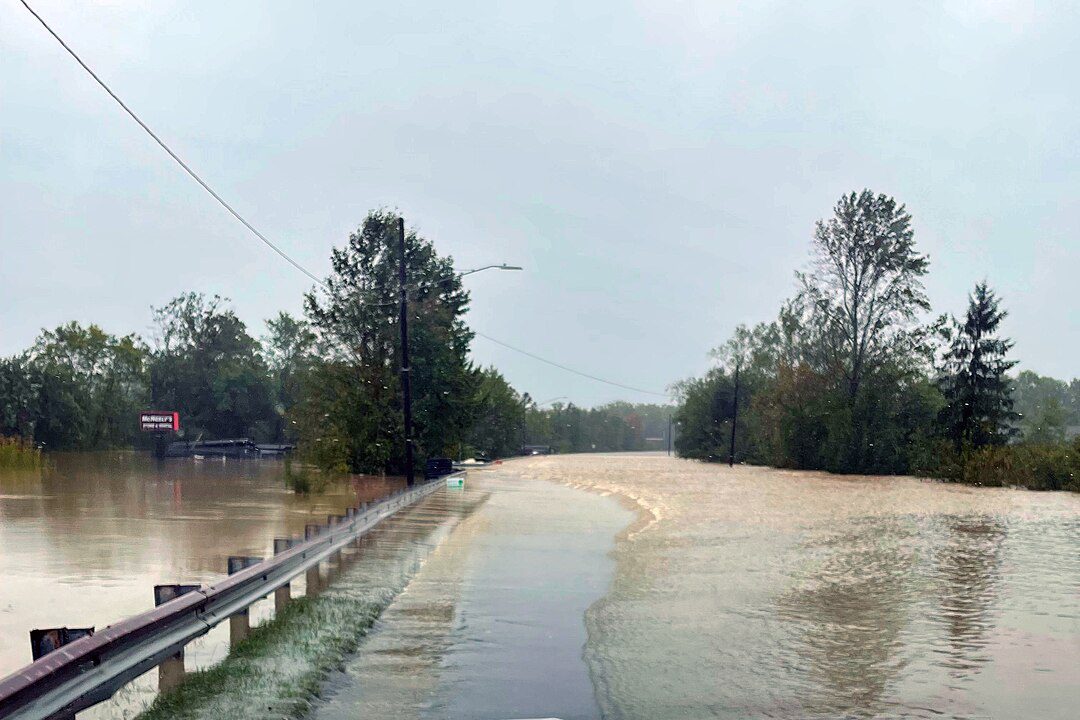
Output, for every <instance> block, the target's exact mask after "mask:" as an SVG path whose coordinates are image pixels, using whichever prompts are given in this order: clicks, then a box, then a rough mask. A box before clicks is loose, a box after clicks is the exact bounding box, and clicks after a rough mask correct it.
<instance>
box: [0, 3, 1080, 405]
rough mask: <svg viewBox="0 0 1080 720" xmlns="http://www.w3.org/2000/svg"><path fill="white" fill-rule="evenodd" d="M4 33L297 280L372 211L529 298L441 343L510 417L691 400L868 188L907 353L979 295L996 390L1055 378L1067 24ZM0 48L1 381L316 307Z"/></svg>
mask: <svg viewBox="0 0 1080 720" xmlns="http://www.w3.org/2000/svg"><path fill="white" fill-rule="evenodd" d="M29 3H31V4H32V7H33V8H34V10H36V11H37V12H38V13H39V14H40V15H41V16H42V17H43V18H47V19H48V22H49V24H50V25H51V26H52V27H53V28H54V29H55V31H56V33H57V35H59V36H61V37H63V38H64V39H65V40H66V41H67V42H69V43H70V44H71V46H72V47H73V48H77V49H78V52H79V54H80V55H81V56H82V57H83V58H85V60H86V61H87V64H89V65H91V66H92V67H93V68H94V70H95V72H97V73H99V74H100V75H101V76H102V77H104V78H108V82H109V84H110V86H111V87H112V88H114V89H115V91H116V92H117V94H119V95H122V96H123V97H124V100H125V102H126V103H129V104H130V106H131V107H136V108H138V113H139V118H141V119H142V120H143V121H144V122H145V124H146V125H147V126H148V127H155V128H158V129H160V130H163V131H164V130H166V129H167V131H166V134H167V136H168V144H169V147H170V148H171V149H173V150H174V151H175V153H176V155H177V156H178V157H183V158H185V160H187V161H190V162H192V163H193V164H194V165H195V166H197V167H198V175H199V177H200V178H202V179H203V180H204V181H205V183H206V185H207V186H209V187H213V189H214V191H216V192H217V193H218V194H219V196H220V197H222V198H228V204H229V205H230V206H231V207H232V208H233V209H234V212H235V213H236V214H237V215H239V216H241V217H242V218H252V219H256V218H257V220H258V228H259V231H260V232H261V234H262V235H263V239H269V238H273V239H274V241H275V242H274V244H275V245H276V246H277V247H279V248H280V249H283V250H284V249H287V256H288V258H291V259H292V260H293V261H295V262H296V263H297V264H299V265H300V266H301V267H302V268H304V269H306V270H308V272H310V274H311V275H313V276H315V278H319V277H326V276H328V275H329V258H330V250H331V248H332V247H333V246H335V245H336V246H341V245H342V244H344V243H345V242H346V240H347V238H348V235H349V233H350V232H352V231H355V230H356V228H357V225H358V224H359V223H360V222H361V220H362V219H363V217H364V216H365V215H366V214H367V212H368V211H369V210H372V209H376V208H392V209H393V211H394V212H398V213H399V214H401V215H403V216H404V217H406V218H407V219H408V220H409V222H410V223H411V224H412V225H413V226H414V227H415V228H416V229H417V230H418V232H420V233H422V234H423V235H424V236H425V237H428V238H431V239H432V240H433V241H434V242H435V243H436V245H437V247H438V248H439V251H440V253H441V254H445V255H449V256H452V257H453V258H454V261H455V265H456V266H457V267H478V266H481V265H484V264H487V263H489V262H491V261H493V260H494V261H506V262H510V263H513V264H515V265H521V266H523V267H525V268H527V272H524V273H517V274H515V275H507V274H504V273H479V274H476V275H471V276H469V279H468V286H469V289H470V291H471V298H472V299H471V304H470V310H469V317H468V321H469V323H470V324H471V325H475V326H476V327H478V328H482V329H483V330H484V332H485V333H486V334H488V335H489V336H490V337H497V338H500V339H506V340H509V342H508V343H506V345H509V346H510V347H504V346H502V345H498V344H496V343H494V342H491V341H490V340H488V339H487V338H485V337H483V336H478V338H480V340H479V341H478V342H476V343H474V347H473V356H474V358H475V359H476V361H477V362H478V363H481V364H484V365H487V364H491V365H494V366H496V367H497V368H498V369H499V370H500V371H502V372H503V373H504V374H505V375H506V377H507V378H508V379H509V380H510V382H512V383H513V384H514V386H515V387H517V388H519V389H521V390H523V391H527V392H529V393H530V394H531V395H532V396H534V397H554V396H569V397H570V398H571V399H573V401H574V402H575V403H578V404H581V405H594V404H598V403H602V402H607V401H611V400H616V399H647V398H650V397H653V396H651V395H643V394H640V393H634V392H633V391H631V390H629V389H627V388H637V389H639V390H641V389H648V390H651V391H653V392H661V393H662V391H663V389H664V388H666V387H667V386H668V385H669V384H670V383H672V382H673V381H677V380H679V379H682V378H686V377H688V376H691V375H696V374H699V373H700V372H701V371H702V370H703V369H704V368H705V367H706V366H707V365H708V363H709V350H710V349H712V348H714V347H716V346H717V345H719V344H721V343H723V342H724V341H725V340H726V339H727V338H728V337H729V336H730V334H731V332H732V330H733V329H734V327H735V326H736V325H737V324H739V323H747V324H754V323H757V322H761V321H768V320H773V319H775V317H776V313H777V310H778V308H779V307H780V305H781V304H782V303H783V301H784V300H785V299H786V298H788V297H790V296H791V295H792V294H793V293H794V292H795V289H796V288H795V281H794V276H793V273H794V271H796V270H799V269H803V268H805V267H806V266H807V263H808V260H809V258H808V250H809V246H810V240H811V237H812V234H813V228H814V222H815V221H816V220H818V219H820V218H822V217H826V216H828V215H829V214H830V212H831V209H832V207H833V205H834V204H835V202H836V200H837V198H838V197H840V195H841V194H844V193H847V192H850V191H852V190H856V191H857V190H861V189H862V188H870V189H872V190H873V191H875V192H881V193H886V194H888V195H892V196H894V197H896V198H897V200H898V201H900V202H903V203H904V204H905V205H906V206H907V209H908V210H909V211H910V212H911V213H912V216H913V218H914V230H915V240H916V244H917V248H918V249H919V251H920V252H924V253H928V254H929V256H930V258H931V263H930V273H929V275H928V276H927V278H926V289H927V292H928V295H929V297H930V300H931V302H932V304H933V311H932V313H930V314H928V315H927V316H926V317H924V318H923V319H924V320H929V319H930V317H932V316H934V315H937V314H939V313H952V314H959V313H962V312H963V311H964V309H965V307H966V296H967V294H968V293H969V292H970V291H971V289H972V288H973V287H974V285H975V283H977V282H979V281H981V280H983V279H985V280H987V281H988V282H989V283H990V285H991V286H992V287H993V288H994V289H995V290H996V291H997V292H998V294H999V295H1000V297H1001V298H1002V303H1003V306H1004V307H1005V308H1006V309H1008V311H1009V317H1008V318H1007V319H1006V322H1005V324H1004V326H1003V328H1002V329H1003V333H1004V334H1005V335H1006V336H1009V337H1011V338H1012V339H1013V340H1014V341H1015V343H1016V344H1015V349H1014V351H1013V353H1012V355H1013V357H1014V358H1015V359H1018V360H1019V361H1020V363H1021V365H1020V367H1022V368H1023V369H1030V370H1034V371H1036V372H1039V373H1042V374H1046V375H1052V376H1055V377H1060V378H1066V379H1067V378H1070V377H1074V376H1076V375H1077V374H1080V373H1078V372H1077V365H1076V358H1077V357H1080V313H1076V312H1075V308H1074V305H1075V303H1073V302H1071V301H1070V298H1072V297H1074V296H1075V277H1076V270H1077V268H1078V267H1080V242H1077V237H1078V236H1080V215H1078V214H1077V212H1076V203H1075V201H1074V200H1075V197H1076V196H1077V195H1078V194H1080V175H1078V171H1077V168H1080V144H1077V143H1076V142H1075V139H1076V138H1077V137H1080V84H1078V83H1075V82H1070V79H1071V78H1070V76H1069V74H1068V68H1072V67H1076V66H1080V44H1078V43H1076V42H1075V38H1076V36H1077V33H1078V30H1080V5H1077V4H1076V3H1069V2H1039V3H1033V2H1030V1H1029V0H993V1H992V2H971V1H970V0H941V2H935V3H893V4H891V5H888V6H881V5H873V6H870V5H867V4H866V3H864V2H861V0H825V1H824V2H820V3H802V4H794V3H768V2H764V3H739V2H725V3H717V2H713V1H712V0H688V1H687V2H680V3H670V2H659V1H656V0H643V1H634V2H627V1H625V0H598V1H597V2H592V3H574V2H568V1H567V2H561V1H559V0H556V2H554V3H543V4H539V3H537V4H527V3H526V4H522V3H501V2H495V1H494V0H491V1H489V0H480V1H479V2H475V3H470V4H468V5H467V7H465V6H461V5H459V4H456V3H443V4H438V3H429V2H415V1H414V0H403V1H402V2H398V3H392V4H385V3H383V4H370V3H350V2H344V1H343V0H326V1H325V2H320V3H317V4H301V3H289V2H260V3H250V2H244V1H243V0H238V1H237V2H230V3H190V2H186V1H184V0H161V1H160V2H153V3H145V2H136V1H134V0H132V1H126V0H125V1H124V2H108V3H70V2H66V1H65V0H29ZM0 47H3V49H4V50H3V62H2V63H0V88H2V94H0V103H2V106H3V111H2V112H0V140H2V141H0V307H4V308H5V309H6V310H7V311H6V312H4V313H2V314H0V355H9V354H13V353H17V352H21V351H22V350H24V349H25V348H27V347H29V346H30V345H31V344H32V343H33V341H34V338H35V337H36V336H37V335H38V333H39V332H40V330H41V329H42V328H43V327H46V328H54V327H56V326H57V325H59V324H61V323H64V322H68V321H70V320H77V321H79V322H82V323H90V322H95V323H98V324H100V325H101V326H102V327H104V328H105V329H106V330H107V331H109V332H113V333H118V334H126V333H129V332H132V331H136V332H139V333H140V334H143V335H147V334H148V330H149V329H150V328H149V324H150V306H151V305H154V306H162V305H164V304H165V303H167V302H168V301H169V300H170V299H171V298H173V297H175V296H176V295H178V294H180V293H182V292H186V291H190V290H194V291H199V292H204V293H207V294H211V295H213V294H215V293H217V294H222V295H227V296H229V297H230V298H231V299H232V302H233V307H234V308H235V310H236V312H237V314H238V315H239V316H240V317H241V318H242V319H243V320H244V321H245V322H246V323H247V324H248V326H249V327H250V328H251V330H252V332H253V334H255V335H258V334H260V333H261V332H262V330H261V328H262V323H263V321H264V320H265V319H266V318H269V317H273V316H274V315H276V314H277V312H278V311H279V310H286V311H289V312H291V313H293V314H300V313H302V302H303V301H302V298H303V295H304V293H305V292H306V291H308V290H310V289H311V285H312V282H314V280H313V279H312V278H311V277H310V276H309V275H308V274H307V273H301V272H298V270H297V268H294V267H287V266H286V263H283V262H273V263H272V262H269V260H268V257H269V255H268V253H265V252H261V251H258V250H256V249H255V248H254V247H253V246H252V244H251V243H249V242H238V241H237V237H238V235H237V233H236V228H235V222H236V221H237V218H234V217H226V215H225V213H221V212H217V211H216V208H211V206H210V205H209V204H208V203H206V201H205V196H204V193H205V192H206V191H207V190H206V189H197V188H196V187H195V186H194V185H193V184H192V183H191V182H190V181H188V180H187V178H184V177H182V176H181V174H180V173H176V172H175V171H174V169H173V168H172V167H170V164H167V163H163V162H161V157H160V152H161V149H160V148H159V147H157V146H154V145H152V144H151V143H148V142H146V141H145V138H143V137H142V133H138V134H136V133H134V132H132V127H131V126H130V124H129V123H126V122H117V115H116V108H115V107H114V105H113V103H114V101H113V100H111V99H109V98H108V97H107V96H106V95H105V94H104V93H102V92H101V89H100V88H98V87H95V86H94V85H93V84H92V83H88V82H86V76H85V71H84V70H83V69H81V68H79V67H77V66H76V64H75V63H73V62H71V58H70V57H68V56H66V55H65V54H64V53H62V52H58V48H57V47H56V40H54V39H53V38H52V37H50V36H49V35H48V34H47V33H46V32H44V31H43V30H42V28H41V25H40V24H39V23H38V21H36V20H35V19H34V18H33V16H32V15H31V14H30V13H28V12H26V11H25V10H24V9H23V8H22V7H20V5H19V4H18V3H7V4H0ZM209 210H212V211H209ZM510 348H518V349H520V348H528V349H529V350H532V351H535V353H534V354H536V355H539V356H543V357H544V358H551V359H552V362H551V363H550V364H548V363H541V362H538V361H536V360H535V359H534V358H532V357H529V356H527V355H524V354H520V353H518V352H516V350H511V349H510ZM555 359H558V361H559V362H557V363H556V362H554V360H555ZM560 365H561V366H564V367H571V368H582V369H584V370H588V371H591V372H583V373H582V374H581V375H575V374H571V373H568V372H566V371H565V370H563V369H561V368H560V367H559V366H560ZM589 375H592V376H593V377H594V378H595V377H603V378H605V379H606V378H609V377H610V378H611V380H612V382H613V384H607V383H601V382H596V381H595V380H594V379H591V378H589V377H587V376H589ZM615 380H617V381H618V382H617V383H614V381H615ZM623 386H625V387H623Z"/></svg>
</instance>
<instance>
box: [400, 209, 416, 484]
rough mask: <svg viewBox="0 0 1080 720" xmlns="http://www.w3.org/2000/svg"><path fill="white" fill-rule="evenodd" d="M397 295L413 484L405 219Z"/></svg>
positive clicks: (408, 474) (409, 476)
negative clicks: (399, 299) (399, 301)
mask: <svg viewBox="0 0 1080 720" xmlns="http://www.w3.org/2000/svg"><path fill="white" fill-rule="evenodd" d="M398 252H399V253H400V258H399V260H400V264H399V265H398V294H399V295H400V296H401V317H400V322H399V323H398V324H399V325H400V326H401V400H402V407H403V409H404V411H405V481H406V483H408V486H409V487H412V484H413V438H412V386H411V384H410V382H409V303H408V298H407V296H406V292H405V218H403V217H399V218H398Z"/></svg>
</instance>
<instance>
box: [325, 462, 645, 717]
mask: <svg viewBox="0 0 1080 720" xmlns="http://www.w3.org/2000/svg"><path fill="white" fill-rule="evenodd" d="M447 492H454V491H451V490H448V491H447ZM464 492H465V493H466V494H468V495H478V494H479V495H482V496H483V497H485V498H486V500H485V501H484V502H483V504H481V505H479V507H478V508H477V509H476V510H475V511H474V512H473V513H472V514H471V515H470V516H469V517H467V518H465V519H464V520H462V521H461V522H460V523H459V525H458V526H457V528H456V529H455V530H454V532H453V533H452V534H451V535H450V536H449V538H448V539H447V540H446V541H445V542H443V543H442V544H441V545H440V546H439V547H438V548H437V549H436V550H435V551H434V552H432V553H431V555H430V556H429V557H428V558H427V560H426V562H425V563H424V565H423V566H422V567H421V568H420V569H419V571H418V572H417V574H416V576H415V577H414V578H413V579H412V581H411V582H410V583H409V585H408V588H407V589H406V591H405V592H403V593H402V594H401V595H400V596H398V598H397V599H396V600H395V601H394V602H393V603H392V604H391V605H390V606H389V607H388V608H387V609H386V611H385V612H384V613H383V615H382V617H381V618H380V619H379V621H378V622H377V623H376V626H375V628H374V630H373V632H372V634H371V635H370V636H369V637H368V638H366V640H365V642H364V643H363V644H362V645H361V648H360V651H359V652H358V653H357V654H356V655H355V657H354V658H353V659H352V661H351V662H349V663H348V665H347V667H346V669H345V670H344V671H343V672H341V673H338V674H337V675H335V676H334V677H333V678H332V679H331V680H330V682H329V683H328V684H327V687H326V694H327V696H328V700H327V701H326V702H325V703H324V704H323V705H322V706H321V707H320V708H319V709H318V710H317V711H316V712H315V714H314V717H315V718H316V719H317V720H336V719H338V718H350V719H352V718H381V719H394V718H433V719H434V718H512V717H550V716H556V717H559V718H563V719H564V720H576V719H578V718H596V717H599V715H600V707H599V705H598V704H597V701H596V696H595V693H594V690H593V684H592V682H591V679H590V675H589V668H588V665H587V664H586V662H585V659H584V657H583V650H584V647H585V642H586V629H585V614H586V611H587V610H588V608H589V607H590V606H591V605H593V604H594V603H595V602H597V601H598V600H600V598H601V597H603V595H604V594H605V593H606V592H607V590H608V589H609V587H610V583H611V579H612V576H613V574H614V562H613V560H612V558H611V557H610V553H611V551H612V550H613V549H614V545H615V536H616V535H617V534H618V533H619V532H620V530H621V529H622V528H624V527H626V526H627V525H629V524H630V523H631V522H632V520H633V518H634V515H633V513H632V512H631V511H630V510H628V509H626V508H625V507H623V506H622V505H620V504H619V503H618V502H616V501H614V500H613V499H611V498H605V497H601V496H600V495H598V494H592V493H583V492H581V491H578V490H573V489H570V488H567V487H565V486H562V485H558V484H555V483H546V482H530V481H525V480H522V479H521V478H520V477H518V476H516V475H515V473H514V472H513V471H511V470H499V471H494V472H492V471H473V472H470V473H469V477H468V480H467V482H466V487H465V491H464Z"/></svg>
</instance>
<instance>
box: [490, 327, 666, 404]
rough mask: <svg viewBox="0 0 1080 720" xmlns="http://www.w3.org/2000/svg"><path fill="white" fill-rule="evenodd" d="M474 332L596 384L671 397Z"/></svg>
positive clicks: (497, 343) (508, 348)
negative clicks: (601, 375) (597, 374)
mask: <svg viewBox="0 0 1080 720" xmlns="http://www.w3.org/2000/svg"><path fill="white" fill-rule="evenodd" d="M473 332H474V333H476V335H477V336H478V337H482V338H484V339H485V340H489V341H490V342H493V343H495V344H496V345H501V346H502V347H504V348H506V349H507V350H513V351H514V352H516V353H521V354H522V355H526V356H528V357H531V358H532V359H533V360H539V361H540V362H542V363H545V364H547V365H551V366H552V367H557V368H559V369H560V370H565V371H566V372H569V373H573V374H575V375H580V376H581V377H583V378H588V379H590V380H595V381H596V382H601V383H604V384H605V385H612V386H614V387H617V388H622V389H623V390H632V391H634V392H638V393H644V394H646V395H656V396H658V397H664V398H666V397H670V396H669V395H668V394H667V393H662V392H656V391H655V390H642V389H641V388H636V387H633V386H632V385H623V384H622V383H619V382H615V381H614V380H605V379H604V378H602V377H597V376H596V375H590V374H589V373H586V372H582V371H580V370H575V369H574V368H572V367H567V366H566V365H563V364H561V363H557V362H555V361H554V360H548V359H547V358H544V357H540V356H539V355H536V354H535V353H531V352H529V351H528V350H522V349H521V348H518V347H514V346H513V345H508V344H507V343H504V342H503V341H502V340H496V339H495V338H493V337H491V336H490V335H485V334H484V333H482V332H480V331H479V330H473Z"/></svg>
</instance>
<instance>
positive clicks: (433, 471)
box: [424, 458, 454, 480]
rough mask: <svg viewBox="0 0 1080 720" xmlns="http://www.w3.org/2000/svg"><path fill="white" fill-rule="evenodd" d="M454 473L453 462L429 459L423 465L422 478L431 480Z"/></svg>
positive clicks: (442, 459)
mask: <svg viewBox="0 0 1080 720" xmlns="http://www.w3.org/2000/svg"><path fill="white" fill-rule="evenodd" d="M452 472H454V462H453V460H451V459H450V458H430V459H428V461H427V463H425V464H424V477H425V478H427V479H428V480H433V479H434V478H437V477H442V476H443V475H449V474H450V473H452Z"/></svg>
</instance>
